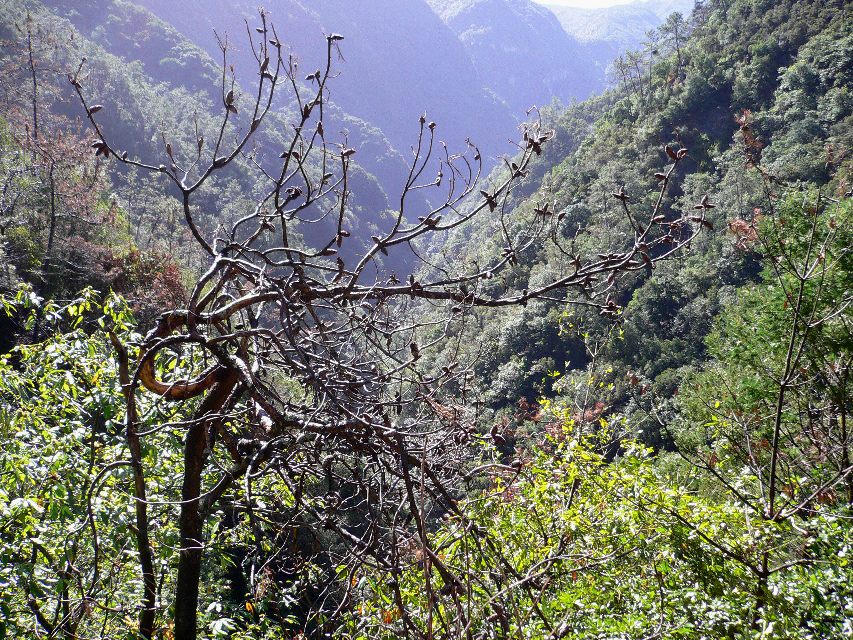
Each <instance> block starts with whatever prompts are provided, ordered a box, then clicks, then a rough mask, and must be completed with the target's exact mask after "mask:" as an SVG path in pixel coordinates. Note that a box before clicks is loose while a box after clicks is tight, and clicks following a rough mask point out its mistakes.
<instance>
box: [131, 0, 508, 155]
mask: <svg viewBox="0 0 853 640" xmlns="http://www.w3.org/2000/svg"><path fill="white" fill-rule="evenodd" d="M140 4H143V5H144V6H146V7H148V8H149V9H150V10H152V11H153V12H154V13H155V14H157V15H158V16H160V17H161V18H163V19H164V20H166V21H168V22H169V23H171V24H173V25H175V27H176V28H178V29H180V30H182V32H183V33H185V35H187V36H188V37H189V38H190V39H191V40H192V41H193V42H195V43H197V44H198V45H199V46H202V47H204V48H205V49H206V50H208V51H209V52H211V53H216V52H217V47H216V41H215V39H214V37H213V29H214V28H216V29H217V31H218V32H219V33H223V32H224V31H227V32H228V33H229V34H230V40H231V42H232V43H233V45H234V50H233V51H234V53H235V55H236V56H237V62H238V70H239V68H240V67H244V66H246V65H245V64H244V62H243V61H245V60H246V57H245V56H247V55H248V52H247V51H246V48H245V47H243V42H244V34H245V24H244V23H243V20H244V18H245V17H251V16H253V15H256V4H255V3H254V2H250V1H249V0H238V1H236V2H231V1H227V0H212V1H210V2H208V1H202V0H187V1H185V2H181V3H175V2H171V1H169V0H142V2H141V3H140ZM266 6H267V7H268V9H269V11H270V14H271V18H272V20H273V21H274V22H275V24H276V25H277V26H278V28H279V34H280V35H281V37H282V39H283V40H284V41H286V42H287V43H288V44H289V45H290V46H291V47H292V50H293V52H294V53H295V55H297V56H298V58H299V59H300V61H301V65H302V68H303V69H305V70H306V72H309V71H313V69H315V68H317V67H318V66H319V65H320V64H321V61H322V59H323V58H324V56H325V38H324V34H329V33H340V34H342V35H344V36H345V38H346V39H345V40H344V41H343V42H342V43H341V47H340V51H341V55H340V58H339V60H338V61H337V64H338V69H339V70H340V75H339V77H337V78H336V79H335V82H334V84H333V86H332V89H331V91H332V95H331V97H332V100H333V101H334V102H335V103H336V104H337V105H338V106H339V107H340V108H341V109H342V110H343V111H344V112H346V113H349V114H352V115H354V116H357V117H359V118H361V119H363V120H365V121H367V122H369V123H370V124H371V125H372V126H374V127H377V128H379V129H380V130H381V131H382V132H383V133H384V135H385V136H387V138H388V139H389V140H390V141H391V143H392V145H393V146H394V148H395V149H397V150H398V151H402V152H403V153H407V152H408V149H409V147H410V146H411V145H412V144H413V143H414V142H415V138H416V134H417V119H418V116H419V115H420V114H421V113H424V112H426V113H427V114H428V116H429V118H430V119H431V120H434V121H436V122H437V123H438V127H439V128H438V131H439V136H440V137H441V139H443V140H445V141H446V142H447V143H448V145H450V147H451V149H457V150H460V149H463V148H464V145H465V140H466V138H469V137H470V139H471V140H472V141H473V142H475V143H476V144H477V145H479V146H480V147H481V149H482V150H483V152H484V154H485V155H486V157H489V158H492V159H494V158H496V157H497V156H499V155H500V154H502V153H506V152H508V151H510V149H511V148H510V147H508V145H507V144H506V140H507V139H508V138H511V137H513V136H514V134H515V120H514V118H513V117H512V116H511V115H510V113H509V111H508V110H507V108H506V107H505V106H504V105H502V104H500V102H499V101H498V100H496V99H495V98H494V97H493V96H492V95H490V93H489V92H488V91H486V90H485V89H484V88H483V85H482V82H481V80H480V78H479V77H478V75H477V72H476V70H475V69H474V66H473V64H472V63H471V61H470V58H469V57H468V55H467V53H466V51H465V49H464V47H463V46H462V44H461V43H460V42H459V40H458V39H457V38H456V36H455V34H454V33H453V32H452V31H451V30H450V29H449V28H448V27H447V26H446V25H445V24H444V23H443V22H442V21H441V20H440V19H439V18H438V17H437V16H436V15H435V13H433V11H432V10H431V9H430V7H429V5H427V4H426V2H425V1H424V0H405V1H404V2H400V1H399V0H366V1H365V2H360V3H359V5H358V10H357V11H354V10H353V9H352V4H351V3H350V2H348V1H347V0H320V1H318V2H311V3H308V2H300V1H299V0H274V1H272V2H269V3H267V5H266Z"/></svg>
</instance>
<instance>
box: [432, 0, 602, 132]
mask: <svg viewBox="0 0 853 640" xmlns="http://www.w3.org/2000/svg"><path fill="white" fill-rule="evenodd" d="M428 1H429V3H430V5H431V6H432V7H433V9H434V10H435V12H436V13H437V14H438V15H439V16H440V17H441V19H442V20H444V22H445V23H446V24H447V25H448V26H449V27H450V28H451V29H453V31H454V33H456V35H457V36H458V37H459V39H460V40H461V42H462V43H463V44H464V45H465V48H466V49H467V51H468V53H469V54H470V56H471V58H472V59H473V61H474V64H475V66H476V67H477V71H478V72H479V74H480V76H481V77H482V78H483V81H484V82H485V83H486V85H487V86H488V87H489V88H491V89H492V90H493V91H494V92H495V93H496V94H497V95H498V96H499V97H500V98H501V99H502V100H504V101H505V102H506V103H507V104H508V105H509V107H510V109H511V110H512V112H513V114H515V115H516V117H518V116H519V115H523V114H524V112H525V110H526V109H528V108H529V107H530V106H531V105H533V104H539V105H542V104H547V103H548V102H550V101H551V100H552V99H553V98H557V99H558V100H560V101H561V102H562V103H564V104H568V103H569V102H571V101H572V100H575V99H577V100H583V99H585V98H587V97H589V96H590V95H591V94H592V93H593V92H596V91H600V90H601V89H602V88H603V84H602V83H601V82H600V80H599V79H598V78H597V77H595V76H594V75H593V74H591V73H590V68H589V67H590V64H592V62H591V61H590V60H588V54H587V51H586V49H585V48H584V47H583V46H582V45H581V43H579V42H578V41H577V40H576V39H575V38H573V37H572V36H570V35H568V34H567V33H566V32H565V31H564V30H563V28H562V27H561V26H560V23H559V21H558V20H557V19H556V17H555V16H554V14H553V13H551V12H550V11H549V10H548V9H546V8H545V7H543V6H541V5H538V4H536V3H534V2H531V1H530V0H428Z"/></svg>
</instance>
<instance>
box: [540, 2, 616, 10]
mask: <svg viewBox="0 0 853 640" xmlns="http://www.w3.org/2000/svg"><path fill="white" fill-rule="evenodd" d="M535 1H536V2H538V3H539V4H559V5H564V6H566V7H583V8H584V9H599V8H601V7H612V6H614V5H617V4H629V3H631V2H633V0H535Z"/></svg>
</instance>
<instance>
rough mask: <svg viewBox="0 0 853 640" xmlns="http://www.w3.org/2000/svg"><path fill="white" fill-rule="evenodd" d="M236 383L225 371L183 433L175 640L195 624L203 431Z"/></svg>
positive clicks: (190, 637)
mask: <svg viewBox="0 0 853 640" xmlns="http://www.w3.org/2000/svg"><path fill="white" fill-rule="evenodd" d="M236 384H237V375H236V374H235V373H233V372H228V373H227V374H226V375H225V378H224V379H223V380H222V381H221V382H220V383H219V384H217V385H216V386H215V387H214V388H213V390H212V391H211V392H210V394H209V395H208V396H207V397H206V398H205V399H204V401H203V402H202V403H201V406H200V407H199V408H198V411H197V412H196V419H195V420H194V421H193V425H192V426H191V427H190V428H189V430H188V431H187V439H186V443H185V445H184V482H183V489H182V491H181V516H180V520H179V526H180V532H181V553H180V559H179V560H178V582H177V589H176V592H175V640H195V638H196V632H197V624H198V593H199V582H200V580H201V563H202V558H203V552H204V540H203V538H204V531H203V529H204V521H203V518H202V516H201V513H200V510H199V501H200V500H199V498H200V497H201V474H202V471H203V469H204V463H205V457H206V456H205V449H206V447H207V432H208V429H209V428H211V427H214V428H215V427H216V424H215V423H216V422H217V420H218V419H217V418H208V417H207V416H210V415H212V414H218V412H219V410H220V409H221V408H222V405H224V404H225V401H226V400H227V399H228V396H229V395H230V394H231V392H232V391H233V390H234V387H235V385H236Z"/></svg>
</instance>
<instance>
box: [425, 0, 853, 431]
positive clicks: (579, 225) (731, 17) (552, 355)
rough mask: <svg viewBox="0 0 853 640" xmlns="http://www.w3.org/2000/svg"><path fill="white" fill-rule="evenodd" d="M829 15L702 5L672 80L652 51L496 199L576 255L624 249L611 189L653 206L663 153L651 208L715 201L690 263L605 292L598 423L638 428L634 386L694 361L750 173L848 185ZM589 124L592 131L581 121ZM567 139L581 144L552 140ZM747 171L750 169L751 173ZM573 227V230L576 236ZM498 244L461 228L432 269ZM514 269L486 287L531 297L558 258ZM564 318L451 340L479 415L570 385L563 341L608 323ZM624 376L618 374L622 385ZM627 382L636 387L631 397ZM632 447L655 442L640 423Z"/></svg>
mask: <svg viewBox="0 0 853 640" xmlns="http://www.w3.org/2000/svg"><path fill="white" fill-rule="evenodd" d="M845 4H849V3H826V2H823V1H819V0H799V1H797V0H784V1H783V2H772V3H771V2H769V1H766V0H765V1H763V2H748V1H741V0H711V1H709V2H707V3H706V7H705V8H704V9H703V12H702V14H701V15H700V22H699V23H698V24H697V25H696V28H695V31H694V32H693V34H692V35H691V37H690V40H689V41H688V43H687V45H686V46H685V47H684V48H683V49H682V50H681V56H682V64H683V68H682V69H681V70H680V71H679V68H678V54H677V53H676V52H675V51H670V50H666V49H662V50H661V52H660V56H661V57H660V60H659V62H658V63H657V64H656V65H655V67H654V70H653V75H652V83H653V91H652V92H651V94H650V93H649V92H648V91H647V90H644V93H642V94H640V93H638V92H636V91H635V90H632V89H631V88H630V87H627V86H626V87H621V88H619V89H618V90H616V91H614V92H612V93H611V94H610V95H609V96H607V97H606V98H605V99H599V100H596V101H594V102H590V103H583V104H579V105H576V106H575V107H573V108H571V109H569V110H568V111H567V112H564V113H561V114H556V115H555V116H553V117H552V118H551V123H552V126H554V127H555V128H556V138H555V141H557V142H560V141H563V142H562V143H561V144H562V145H563V149H561V150H560V151H559V153H558V155H561V156H562V157H554V156H550V157H547V158H546V159H545V160H543V162H542V164H543V165H544V166H542V167H537V168H534V171H533V172H532V175H531V181H530V184H529V185H528V186H527V188H526V190H525V191H523V193H524V195H525V196H527V197H519V198H518V199H516V200H515V201H514V202H513V203H512V206H513V207H514V215H515V216H518V217H520V218H521V219H524V216H531V215H533V208H534V207H535V206H537V204H538V203H541V202H552V201H555V202H556V205H557V209H558V211H560V213H561V214H562V216H563V218H564V219H563V223H562V226H561V231H560V233H562V234H563V238H564V240H565V242H567V243H573V245H572V246H573V247H574V250H575V251H577V252H578V253H580V254H581V256H582V257H583V256H585V255H595V254H596V253H598V252H602V251H616V250H620V247H622V246H623V243H624V242H626V241H630V239H631V238H633V232H632V231H631V227H630V225H629V223H628V221H627V220H626V218H625V216H624V213H623V212H621V210H620V209H619V207H618V205H619V201H618V200H616V199H615V198H613V197H612V196H611V195H610V194H611V193H612V192H614V191H617V190H618V189H619V187H620V185H624V188H625V191H626V192H627V193H628V194H630V198H631V202H633V203H634V206H636V207H638V208H639V210H643V211H647V210H648V209H649V207H650V206H651V205H650V203H653V202H654V200H653V194H654V193H655V191H656V184H657V182H656V180H655V178H654V173H655V172H656V171H660V169H661V167H663V166H664V165H666V163H667V158H666V155H665V154H664V153H663V151H662V149H663V145H664V144H680V145H683V146H685V147H687V148H688V149H689V155H688V157H687V159H686V161H685V163H684V166H683V168H682V170H681V171H680V172H679V173H678V175H677V177H676V182H675V184H674V187H675V188H674V189H673V190H672V191H671V193H670V195H669V196H668V197H667V198H665V199H664V211H665V213H666V215H667V216H668V218H669V219H680V218H681V217H682V215H685V214H689V213H690V212H691V211H692V207H693V205H694V204H695V203H696V202H697V201H699V200H700V199H701V198H702V196H703V194H705V193H708V194H710V197H711V198H712V200H713V202H714V203H715V204H716V209H714V226H715V231H713V232H710V231H708V232H706V233H705V234H704V235H702V236H701V239H700V241H698V242H695V243H694V245H693V247H692V250H691V252H690V253H688V254H686V255H684V256H682V257H680V258H679V259H678V260H676V261H672V262H667V263H664V264H661V265H658V268H657V269H656V270H655V271H654V274H653V277H648V276H647V275H645V274H640V275H639V277H637V278H624V279H622V280H621V281H620V282H619V283H618V284H619V286H618V288H617V289H616V290H614V291H613V292H611V295H612V296H613V299H614V300H617V301H618V302H619V303H621V304H624V305H625V309H624V312H623V314H622V315H621V319H622V320H624V324H623V327H624V333H622V339H617V340H612V341H610V342H607V343H605V342H602V343H601V345H602V346H601V348H599V349H598V351H597V356H596V361H595V363H594V370H593V371H592V372H591V373H592V374H593V375H594V376H595V379H596V381H597V382H598V381H600V382H601V383H602V386H601V387H600V388H599V389H598V390H592V391H591V393H592V395H593V397H594V398H595V399H596V401H600V402H601V403H602V407H607V412H608V413H613V414H616V415H618V414H619V413H620V412H622V413H626V414H629V415H632V416H634V417H635V418H637V419H638V420H642V419H643V416H645V417H646V419H648V415H647V414H644V413H643V410H642V409H643V407H644V406H645V405H643V402H644V400H643V399H642V398H640V397H639V394H638V389H640V388H647V389H648V390H650V391H652V392H654V393H655V394H656V395H657V397H658V399H660V398H669V397H671V396H672V394H674V393H676V391H677V388H678V385H679V384H680V381H681V380H682V379H683V378H684V376H685V375H687V372H688V371H689V370H690V369H691V368H692V367H696V366H698V364H699V363H701V362H702V360H703V358H704V357H705V351H704V348H705V347H704V338H705V336H706V335H707V332H708V331H709V328H710V326H711V319H712V318H713V316H714V314H715V313H717V311H718V310H719V309H720V308H721V306H722V305H723V304H724V303H725V301H726V300H729V299H730V297H731V296H732V295H733V292H734V290H735V288H736V287H737V286H739V285H741V284H743V283H744V282H748V281H750V279H752V278H754V277H755V276H756V273H757V269H756V263H755V258H754V256H753V255H752V254H750V253H749V252H746V251H744V250H743V248H742V246H739V241H738V238H737V237H732V236H731V235H730V234H729V233H728V231H727V230H728V229H729V228H730V227H729V225H730V223H731V224H733V225H734V226H733V227H732V228H734V229H737V228H739V227H743V226H744V225H746V226H747V227H748V225H749V224H750V223H751V221H752V220H753V216H754V215H755V212H756V211H759V212H760V211H761V210H762V208H764V210H766V209H767V207H768V200H767V191H766V185H765V182H764V180H765V177H767V176H772V184H773V185H784V184H797V183H798V182H799V181H806V182H808V183H811V184H813V185H816V186H819V187H823V188H824V189H825V191H826V192H827V193H835V194H837V195H841V194H843V193H845V192H846V191H847V190H848V189H849V185H850V183H851V169H853V165H852V164H851V158H850V155H849V150H850V149H851V148H853V124H852V123H853V104H851V103H850V101H849V100H846V99H845V97H844V96H846V95H848V93H849V87H850V82H851V77H850V69H851V68H853V54H851V52H853V46H851V43H852V42H853V41H852V40H851V39H853V25H851V21H850V20H849V19H846V18H845V15H844V9H843V7H844V5H845ZM732 61H736V62H734V63H732ZM780 69H781V72H780V71H779V70H780ZM590 121H594V122H595V124H594V125H586V126H585V125H584V123H585V122H590ZM742 127H743V128H742ZM578 139H583V142H582V144H577V143H575V144H566V142H565V141H567V140H574V141H576V140H578ZM547 153H550V152H548V151H547V150H546V154H547ZM759 163H760V165H761V167H762V171H763V172H764V173H762V172H760V171H758V170H757V169H756V168H755V166H756V164H759ZM767 179H768V180H770V179H771V178H767ZM777 188H779V189H782V187H777ZM774 189H775V188H774ZM739 221H740V222H739ZM579 229H582V230H583V233H581V234H580V235H577V236H576V235H575V234H576V233H577V232H578V230H579ZM500 235H501V234H500V229H496V228H486V226H482V227H478V228H472V229H468V230H466V232H465V233H459V234H457V235H456V236H455V237H453V238H451V239H450V241H449V242H448V243H447V245H446V246H445V247H443V250H444V252H445V253H446V255H447V256H448V257H449V258H448V259H457V260H459V259H466V260H470V261H472V262H478V263H480V264H485V263H488V262H489V261H490V260H491V259H493V258H494V257H495V256H499V255H500V254H501V250H502V246H503V244H504V243H503V242H502V240H501V238H500ZM472 247H473V248H476V249H474V250H472ZM523 264H524V265H527V266H519V267H517V268H516V269H515V270H514V271H513V272H512V274H511V275H510V276H508V277H507V278H506V279H503V280H501V281H500V282H498V278H495V279H494V280H493V281H490V285H489V286H495V287H502V286H504V287H509V288H511V289H517V290H519V291H520V290H522V289H525V288H531V289H532V288H535V286H536V283H537V282H541V281H542V280H543V279H544V278H545V277H547V276H548V274H552V273H559V272H560V270H561V269H563V268H565V267H566V259H565V257H562V256H560V255H556V254H555V253H553V252H552V253H549V252H546V251H545V250H539V251H531V254H530V255H528V256H526V258H525V261H524V262H523ZM530 265H533V266H530ZM492 283H494V284H492ZM572 309H573V311H572V314H573V315H571V316H570V317H568V318H566V317H565V316H564V315H563V313H564V311H566V307H565V306H564V305H561V304H557V303H555V304H550V305H549V304H535V305H534V304H531V305H530V306H529V307H528V308H526V309H522V310H516V311H513V312H506V313H500V314H497V313H494V314H492V313H484V314H482V315H481V317H480V318H479V319H478V320H477V321H475V322H473V323H472V325H473V326H474V329H472V332H476V335H474V334H473V333H472V335H471V336H470V339H469V340H464V341H463V343H464V344H471V345H476V348H477V349H478V350H479V351H477V353H478V357H479V361H478V363H477V365H476V367H477V372H478V375H479V377H480V380H481V381H482V383H483V391H484V394H485V396H486V397H487V398H488V400H489V401H490V402H491V404H492V406H493V407H495V408H507V407H509V406H512V405H513V404H515V403H516V402H517V401H518V399H519V398H520V397H522V396H526V397H527V398H528V399H530V398H531V397H536V396H538V395H539V394H541V393H543V392H544V393H545V394H549V393H565V394H566V395H567V396H571V394H572V393H574V392H575V390H577V389H583V388H584V385H586V384H587V383H586V382H585V380H586V377H585V376H586V374H585V373H583V374H582V373H581V372H582V371H583V370H584V368H585V367H586V366H587V364H589V362H590V360H589V355H588V353H587V352H586V351H585V349H584V346H583V342H582V341H581V340H580V339H579V337H578V333H586V334H587V335H589V336H591V337H592V339H593V341H595V340H598V339H600V338H599V336H603V335H605V334H606V330H607V326H608V322H609V321H607V320H606V319H602V318H601V317H599V316H598V315H597V313H595V312H591V313H585V312H583V310H582V308H581V309H580V310H579V308H578V307H577V306H574V307H572ZM561 326H562V328H563V330H562V331H561V330H560V327H561ZM579 327H582V329H579ZM481 345H482V348H481ZM473 353H474V347H472V354H473ZM443 357H444V356H441V355H439V356H438V361H439V362H441V360H442V358H443ZM448 359H449V356H448ZM553 370H556V371H560V372H563V373H564V375H565V381H564V382H561V383H559V384H557V385H556V387H555V388H553V389H552V384H553V383H552V382H551V379H550V378H548V376H547V374H548V372H549V371H553ZM614 372H619V374H620V375H619V376H617V375H616V373H614ZM626 372H631V376H633V377H630V376H629V379H626ZM629 380H634V381H635V382H636V381H639V382H636V386H632V383H630V381H629ZM543 381H545V382H543ZM611 384H612V385H613V386H612V387H610V386H609V385H611ZM647 400H648V397H646V401H647ZM642 437H644V438H646V439H647V441H649V442H655V443H657V444H660V443H661V442H662V441H663V440H665V438H663V436H661V434H659V433H658V432H657V428H656V427H653V426H652V425H649V426H647V427H646V431H644V433H643V434H642Z"/></svg>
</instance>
